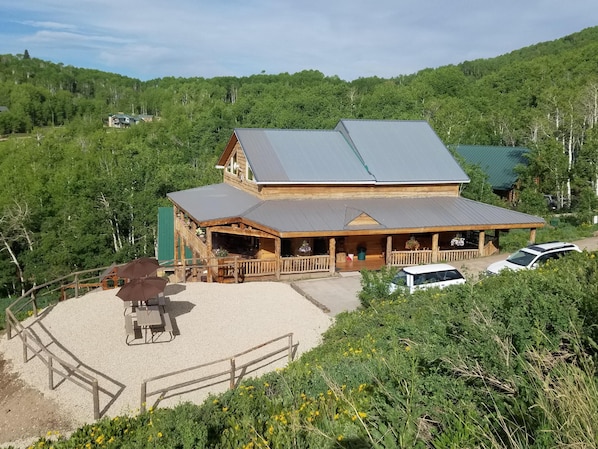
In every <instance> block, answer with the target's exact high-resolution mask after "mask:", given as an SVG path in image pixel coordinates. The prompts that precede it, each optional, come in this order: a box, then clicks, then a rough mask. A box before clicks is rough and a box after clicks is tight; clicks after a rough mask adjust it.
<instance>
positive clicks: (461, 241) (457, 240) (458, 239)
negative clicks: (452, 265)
mask: <svg viewBox="0 0 598 449" xmlns="http://www.w3.org/2000/svg"><path fill="white" fill-rule="evenodd" d="M451 246H465V237H462V236H461V234H457V235H455V237H453V239H452V240H451Z"/></svg>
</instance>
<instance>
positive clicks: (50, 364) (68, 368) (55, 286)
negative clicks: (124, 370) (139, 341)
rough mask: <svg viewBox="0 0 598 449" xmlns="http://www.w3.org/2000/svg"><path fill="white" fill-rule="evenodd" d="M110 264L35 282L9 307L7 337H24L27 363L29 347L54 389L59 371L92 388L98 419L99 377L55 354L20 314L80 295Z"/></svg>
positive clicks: (25, 360) (69, 379) (95, 412)
mask: <svg viewBox="0 0 598 449" xmlns="http://www.w3.org/2000/svg"><path fill="white" fill-rule="evenodd" d="M108 268H110V267H103V268H94V269H91V270H85V271H79V272H76V273H71V274H69V275H67V276H63V277H61V278H58V279H55V280H53V281H50V282H46V283H44V284H42V285H39V286H34V287H32V288H31V289H30V290H28V291H27V292H26V293H25V294H23V295H22V296H20V297H19V298H17V299H16V300H15V301H13V302H12V303H11V304H10V305H9V306H8V307H7V308H6V311H5V320H6V333H7V338H8V339H9V340H10V339H12V338H13V337H14V336H18V337H19V338H20V339H21V342H22V345H23V362H24V363H27V362H28V361H29V360H28V357H29V354H28V350H30V351H31V353H32V354H33V356H34V357H37V358H38V359H39V360H40V361H41V362H42V363H43V364H44V365H45V366H46V367H47V369H48V387H49V388H50V390H53V389H54V375H55V374H56V375H58V376H60V377H62V378H63V379H65V380H68V381H69V382H72V383H73V384H75V385H77V386H79V387H81V388H82V389H84V390H85V391H88V392H90V393H91V395H92V401H93V416H94V419H99V418H100V398H99V387H98V379H97V378H95V377H93V376H91V375H89V374H87V373H86V372H84V371H82V370H81V369H79V368H78V367H76V366H74V365H71V364H70V363H68V362H67V361H65V360H63V359H61V358H60V357H58V356H56V355H55V354H52V352H50V351H49V350H48V349H47V348H46V346H45V345H44V344H43V342H42V341H41V340H40V339H39V338H38V337H37V335H36V334H35V333H34V332H32V331H31V330H30V329H28V328H25V327H24V326H23V325H22V324H21V322H20V320H19V317H20V316H22V315H23V314H25V313H28V309H30V310H31V314H32V315H33V316H35V317H37V315H38V304H39V303H41V302H45V303H48V304H51V303H54V302H58V301H59V300H63V299H68V293H66V292H68V291H71V290H72V291H74V295H75V296H74V297H77V296H78V295H79V293H80V291H81V290H85V289H86V288H85V287H83V286H84V285H89V284H91V282H90V281H91V280H92V279H98V278H99V277H100V275H101V273H102V272H104V271H105V270H106V269H108ZM92 273H93V275H92ZM65 286H68V287H69V289H68V290H66V289H65ZM65 294H66V296H65ZM13 333H14V334H15V335H13Z"/></svg>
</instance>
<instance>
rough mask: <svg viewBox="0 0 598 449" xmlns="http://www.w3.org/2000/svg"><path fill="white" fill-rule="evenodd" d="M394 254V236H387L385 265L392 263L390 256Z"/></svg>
mask: <svg viewBox="0 0 598 449" xmlns="http://www.w3.org/2000/svg"><path fill="white" fill-rule="evenodd" d="M391 253H392V235H387V236H386V252H385V253H384V263H385V264H386V265H388V264H389V263H390V254H391Z"/></svg>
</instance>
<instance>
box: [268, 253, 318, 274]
mask: <svg viewBox="0 0 598 449" xmlns="http://www.w3.org/2000/svg"><path fill="white" fill-rule="evenodd" d="M280 264H281V265H280V272H281V273H282V274H296V273H316V272H318V271H329V270H330V256H328V255H327V254H324V255H318V256H296V257H283V258H282V259H280Z"/></svg>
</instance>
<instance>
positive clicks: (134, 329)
mask: <svg viewBox="0 0 598 449" xmlns="http://www.w3.org/2000/svg"><path fill="white" fill-rule="evenodd" d="M125 332H126V334H127V336H126V338H125V343H126V344H127V345H129V346H130V345H131V343H132V342H133V340H137V339H139V338H142V334H141V327H139V325H138V324H137V321H134V320H133V315H125ZM129 338H130V339H131V341H129Z"/></svg>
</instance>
